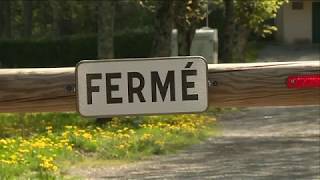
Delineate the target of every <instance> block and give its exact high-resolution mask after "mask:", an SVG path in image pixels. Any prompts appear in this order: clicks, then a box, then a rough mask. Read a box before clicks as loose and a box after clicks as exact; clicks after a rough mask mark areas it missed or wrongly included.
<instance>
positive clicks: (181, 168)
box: [72, 106, 320, 179]
mask: <svg viewBox="0 0 320 180" xmlns="http://www.w3.org/2000/svg"><path fill="white" fill-rule="evenodd" d="M218 120H219V121H218V122H219V123H218V125H219V126H220V127H221V129H222V130H223V132H222V135H221V136H219V137H214V138H211V139H209V140H207V141H205V142H203V143H201V144H198V145H194V146H192V147H190V148H188V149H187V150H184V151H181V152H179V153H178V154H175V155H170V156H160V157H155V158H153V159H152V160H149V161H144V162H139V163H133V164H127V165H121V166H111V167H110V166H108V167H98V168H97V167H95V168H85V169H73V170H72V171H73V174H74V175H81V176H84V177H86V179H320V139H319V138H320V107H319V106H316V107H315V106H314V107H278V108H248V109H243V110H241V111H236V112H232V113H228V114H225V115H222V116H220V117H218Z"/></svg>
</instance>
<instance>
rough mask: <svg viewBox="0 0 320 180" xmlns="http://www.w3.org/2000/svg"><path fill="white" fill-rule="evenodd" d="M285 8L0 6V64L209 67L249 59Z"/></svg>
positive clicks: (17, 2)
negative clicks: (175, 61) (156, 62)
mask: <svg viewBox="0 0 320 180" xmlns="http://www.w3.org/2000/svg"><path fill="white" fill-rule="evenodd" d="M284 2H287V1H286V0H252V1H233V0H185V1H174V0H168V1H154V0H121V1H72V0H69V1H62V0H41V1H37V0H10V1H9V0H1V1H0V63H1V66H2V67H61V66H75V64H76V63H77V62H78V61H80V60H83V59H100V58H131V57H154V56H171V55H190V54H191V55H203V56H205V57H206V56H207V57H206V58H208V57H209V60H208V61H209V63H217V62H218V59H219V62H246V61H252V60H253V59H255V57H256V49H258V48H259V47H260V45H257V43H256V42H257V41H261V40H263V41H267V40H273V39H275V36H274V35H273V34H272V33H273V32H274V31H276V30H277V28H276V26H275V19H276V13H277V11H278V10H279V8H280V7H281V5H282V4H283V3H284ZM204 27H206V28H204ZM174 29H176V30H174ZM197 29H198V31H199V32H196V31H197ZM197 34H199V36H197ZM194 37H196V38H194ZM195 40H197V43H195V45H194V46H196V47H194V48H191V46H192V41H195ZM218 47H219V48H218ZM192 49H194V50H192ZM200 51H205V52H200ZM218 55H219V58H218Z"/></svg>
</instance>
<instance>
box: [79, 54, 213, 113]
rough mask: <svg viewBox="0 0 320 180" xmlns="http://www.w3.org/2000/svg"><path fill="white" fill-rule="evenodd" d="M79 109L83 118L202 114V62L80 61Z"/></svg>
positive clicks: (205, 103)
mask: <svg viewBox="0 0 320 180" xmlns="http://www.w3.org/2000/svg"><path fill="white" fill-rule="evenodd" d="M76 76H77V80H76V83H77V99H78V102H77V106H78V107H77V108H78V111H79V113H80V114H81V115H83V116H86V117H110V116H117V115H137V114H169V113H190V112H202V111H205V110H206V109H207V107H208V86H207V85H208V82H207V63H206V61H205V59H203V58H202V57H170V58H147V59H117V60H96V61H89V60H86V61H81V62H80V63H79V64H78V65H77V67H76Z"/></svg>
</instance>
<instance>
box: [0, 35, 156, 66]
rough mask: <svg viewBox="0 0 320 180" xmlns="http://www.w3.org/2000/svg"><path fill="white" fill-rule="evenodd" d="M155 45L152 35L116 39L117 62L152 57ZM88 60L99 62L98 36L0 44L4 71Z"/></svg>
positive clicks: (120, 36) (0, 58)
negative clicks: (122, 59) (151, 52)
mask: <svg viewBox="0 0 320 180" xmlns="http://www.w3.org/2000/svg"><path fill="white" fill-rule="evenodd" d="M151 43H152V33H141V32H134V33H127V34H121V35H115V37H114V51H115V58H131V57H148V56H149V52H150V50H151ZM84 59H97V37H96V35H85V36H73V37H66V38H62V39H59V40H52V39H51V40H49V39H43V40H2V41H0V63H1V64H0V67H1V66H2V67H7V68H12V67H65V66H75V64H76V63H77V62H78V61H80V60H84Z"/></svg>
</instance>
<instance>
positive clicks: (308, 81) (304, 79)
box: [287, 74, 320, 89]
mask: <svg viewBox="0 0 320 180" xmlns="http://www.w3.org/2000/svg"><path fill="white" fill-rule="evenodd" d="M287 87H288V88H293V89H305V88H320V74H310V75H297V76H289V77H288V80H287Z"/></svg>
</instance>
